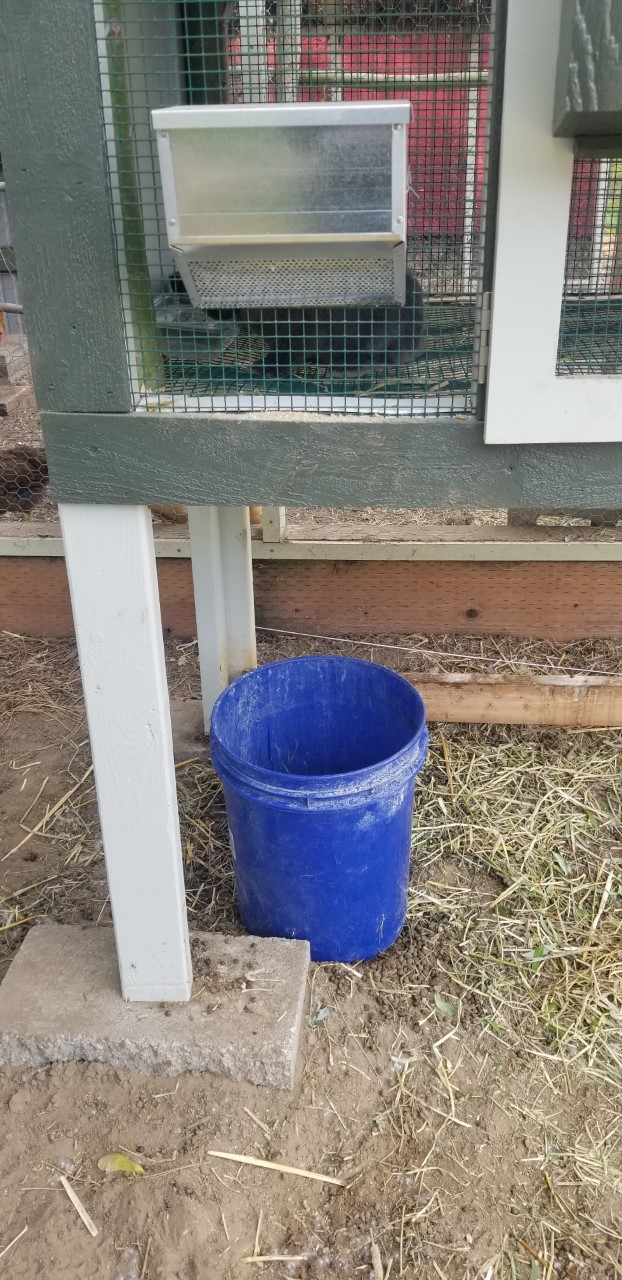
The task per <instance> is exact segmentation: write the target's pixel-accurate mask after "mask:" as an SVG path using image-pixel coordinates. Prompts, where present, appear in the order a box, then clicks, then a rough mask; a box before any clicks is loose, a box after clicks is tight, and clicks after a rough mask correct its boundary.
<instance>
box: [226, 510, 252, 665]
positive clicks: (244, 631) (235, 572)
mask: <svg viewBox="0 0 622 1280" xmlns="http://www.w3.org/2000/svg"><path fill="white" fill-rule="evenodd" d="M218 513H219V522H220V554H221V559H222V581H223V589H224V597H225V627H226V633H227V658H228V666H229V679H230V680H235V679H237V677H238V676H241V675H242V674H243V672H244V671H250V670H251V668H252V667H256V666H257V643H256V639H255V604H254V600H253V563H252V559H251V527H250V519H249V513H248V507H219V509H218Z"/></svg>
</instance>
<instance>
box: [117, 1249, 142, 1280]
mask: <svg viewBox="0 0 622 1280" xmlns="http://www.w3.org/2000/svg"><path fill="white" fill-rule="evenodd" d="M140 1268H141V1261H140V1253H139V1252H138V1249H136V1248H134V1247H133V1246H132V1247H129V1248H127V1249H123V1251H122V1252H121V1254H120V1255H119V1261H118V1262H117V1269H116V1271H115V1273H114V1280H140Z"/></svg>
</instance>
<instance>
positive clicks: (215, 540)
mask: <svg viewBox="0 0 622 1280" xmlns="http://www.w3.org/2000/svg"><path fill="white" fill-rule="evenodd" d="M188 528H189V532H190V554H191V557H192V580H193V583H194V606H195V610H196V615H197V639H198V646H199V667H200V670H201V697H202V699H203V722H204V724H205V732H206V733H209V728H210V719H211V715H212V708H213V706H214V703H215V701H216V699H217V697H218V695H219V694H220V693H222V691H223V689H224V688H226V685H227V683H228V679H229V665H228V660H227V629H226V624H225V595H224V587H223V576H222V557H221V539H220V521H219V517H218V507H188Z"/></svg>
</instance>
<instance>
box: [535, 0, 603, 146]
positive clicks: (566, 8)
mask: <svg viewBox="0 0 622 1280" xmlns="http://www.w3.org/2000/svg"><path fill="white" fill-rule="evenodd" d="M518 3H519V4H520V0H518ZM553 132H554V133H555V134H556V135H557V136H558V137H559V136H561V137H576V136H577V135H580V134H601V135H602V134H605V135H616V134H617V135H622V0H562V22H561V31H560V41H559V59H558V64H557V81H556V86H555V112H554V119H553Z"/></svg>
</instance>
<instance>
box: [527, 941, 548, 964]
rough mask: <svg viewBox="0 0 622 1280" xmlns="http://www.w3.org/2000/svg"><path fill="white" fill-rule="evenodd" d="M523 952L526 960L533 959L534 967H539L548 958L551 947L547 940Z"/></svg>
mask: <svg viewBox="0 0 622 1280" xmlns="http://www.w3.org/2000/svg"><path fill="white" fill-rule="evenodd" d="M523 954H524V956H525V960H529V961H531V968H532V969H539V968H540V965H541V964H542V961H543V960H546V957H547V956H548V954H549V948H548V947H547V945H546V943H545V942H540V943H539V944H538V946H537V947H532V949H531V951H525V952H524V953H523Z"/></svg>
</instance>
